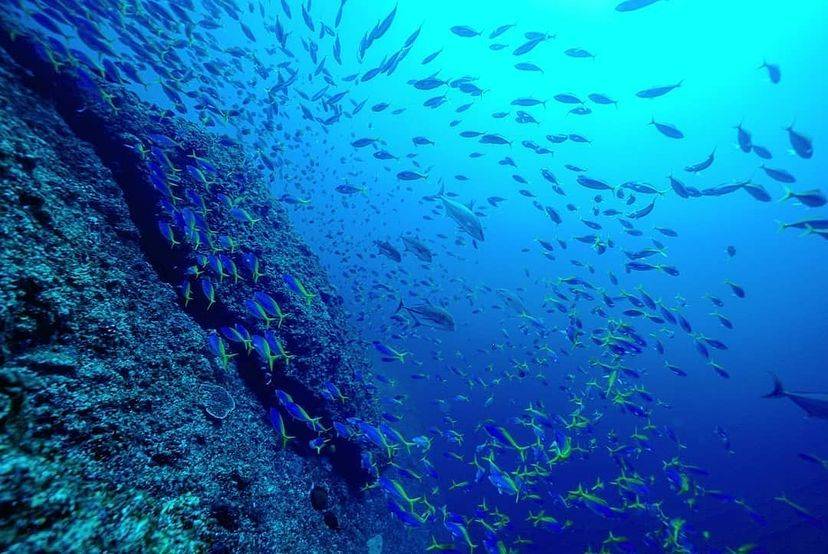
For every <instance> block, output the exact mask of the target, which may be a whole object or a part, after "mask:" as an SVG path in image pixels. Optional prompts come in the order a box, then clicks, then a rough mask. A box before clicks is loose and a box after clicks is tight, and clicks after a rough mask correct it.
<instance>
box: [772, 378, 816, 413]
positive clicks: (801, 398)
mask: <svg viewBox="0 0 828 554" xmlns="http://www.w3.org/2000/svg"><path fill="white" fill-rule="evenodd" d="M771 375H772V376H773V390H772V391H770V392H769V393H768V394H766V395H764V396H763V397H762V398H788V399H789V400H790V401H791V402H793V403H794V404H796V405H797V406H799V407H800V408H802V410H804V411H805V413H806V414H808V415H809V416H811V417H818V418H820V419H828V392H805V391H786V390H785V389H784V387H783V386H782V381H780V380H779V377H777V376H776V375H773V374H771Z"/></svg>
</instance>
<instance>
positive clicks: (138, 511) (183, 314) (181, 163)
mask: <svg viewBox="0 0 828 554" xmlns="http://www.w3.org/2000/svg"><path fill="white" fill-rule="evenodd" d="M6 28H7V29H8V27H6ZM0 35H1V36H0V46H2V49H0V548H2V549H3V550H7V551H11V552H31V551H84V552H95V551H130V552H135V551H176V552H186V551H197V552H200V551H212V552H360V551H367V550H368V548H369V547H368V542H369V540H371V539H372V537H373V542H372V543H371V544H372V545H373V546H371V548H372V549H373V551H378V550H377V545H378V543H380V542H381V540H382V539H380V538H377V535H379V534H382V536H383V537H384V540H385V542H386V543H388V542H389V541H392V542H393V543H394V544H395V548H394V551H395V552H404V551H406V549H407V547H406V546H405V545H406V544H407V543H408V541H407V540H406V537H405V536H403V535H401V533H402V530H401V529H399V528H398V527H397V526H395V525H394V524H393V523H392V522H391V521H390V520H389V518H388V515H387V510H385V508H384V506H383V505H382V502H381V499H380V498H379V497H378V496H376V495H364V494H362V492H361V490H360V489H361V486H362V485H363V484H364V483H365V482H366V478H367V476H366V474H365V473H364V472H363V471H362V469H361V468H360V456H361V453H362V450H363V448H364V445H358V444H354V443H352V442H349V441H347V440H344V439H332V441H331V443H330V444H327V445H326V448H325V450H324V451H323V454H322V455H321V456H320V455H317V454H316V452H315V451H314V450H313V449H312V448H310V447H309V446H308V444H307V443H308V440H309V438H311V437H312V436H313V434H312V433H311V432H310V430H308V429H307V427H305V426H304V425H301V424H292V425H291V426H290V428H289V432H290V434H291V435H295V436H296V438H295V439H294V440H292V441H291V442H290V443H288V446H287V448H283V445H282V441H281V440H280V437H279V435H278V434H277V433H276V431H275V430H274V428H273V426H272V424H271V421H270V420H269V418H268V412H269V410H270V408H273V407H274V406H275V405H276V400H275V399H274V390H275V389H277V388H278V389H280V390H283V391H285V392H287V393H288V394H290V395H291V397H292V398H293V399H294V400H295V401H296V403H297V404H299V405H301V406H303V407H304V408H305V409H306V410H307V411H308V413H310V414H311V415H312V416H315V417H322V418H323V421H325V422H330V421H333V420H344V419H346V418H348V417H362V418H366V419H369V418H372V417H375V416H376V410H377V408H376V404H375V399H374V398H373V397H372V394H371V392H372V391H371V389H370V387H368V386H366V385H365V384H364V382H363V380H362V379H361V378H359V376H360V373H361V372H364V371H366V370H367V364H366V361H365V359H364V357H363V356H364V354H363V349H362V348H361V347H360V346H359V344H360V342H359V340H358V337H356V336H355V335H354V334H353V333H352V332H351V331H350V330H349V329H348V326H347V323H346V321H345V317H344V313H343V310H342V309H341V306H340V300H339V299H338V297H337V295H336V292H335V291H334V290H333V289H332V287H331V286H330V284H329V283H328V281H327V278H326V276H325V273H324V271H323V270H322V268H321V266H320V265H319V263H318V261H317V260H316V258H315V257H314V255H313V254H312V253H311V252H310V251H309V250H308V248H307V247H306V246H305V245H304V243H303V242H302V241H301V239H300V238H298V237H297V236H296V234H295V233H294V232H293V230H292V228H291V226H290V223H289V222H288V220H287V217H286V215H285V213H284V211H283V210H282V209H281V208H280V207H279V206H278V204H277V203H275V202H274V201H273V200H272V199H271V197H270V195H269V194H268V191H267V187H266V185H265V183H264V182H263V181H262V180H261V178H260V176H259V175H258V173H257V172H256V171H255V170H254V169H253V167H252V165H251V164H249V163H248V162H247V160H246V156H245V152H244V149H243V148H242V146H241V145H239V144H237V143H236V142H234V141H232V140H229V139H227V138H225V137H220V136H213V135H209V134H205V133H204V132H202V131H201V130H199V129H198V128H196V127H195V126H193V125H191V124H188V123H186V122H183V121H181V120H180V119H178V118H176V117H175V116H174V114H170V113H164V112H161V111H159V110H157V109H156V108H154V107H152V106H149V105H146V104H143V103H141V102H140V101H139V100H138V99H137V98H135V97H134V96H132V95H131V94H129V93H126V92H123V91H120V90H114V89H110V88H108V87H107V85H106V83H105V82H103V81H102V80H101V79H98V78H96V77H94V76H89V75H82V74H78V73H77V72H74V71H73V70H71V69H68V68H63V67H60V66H56V65H54V64H52V63H50V60H49V59H48V57H47V56H44V53H43V52H42V50H39V49H38V46H37V44H36V43H35V42H30V41H29V39H28V38H27V37H26V36H21V35H16V34H15V33H13V32H8V31H4V32H2V33H0ZM152 137H155V138H154V139H153V138H152ZM159 137H164V138H165V139H169V140H170V141H171V143H172V146H170V145H167V146H168V148H165V149H164V152H165V154H166V156H168V161H169V162H170V166H171V167H170V171H174V172H180V171H181V168H184V167H185V166H186V165H187V164H188V163H192V160H201V161H203V162H204V163H203V164H202V166H205V165H209V166H212V167H213V168H214V169H215V174H214V175H211V176H208V177H204V176H203V175H202V176H199V175H198V173H197V172H189V174H187V173H188V172H183V171H182V172H181V174H180V175H178V177H177V179H178V181H179V182H182V183H185V184H186V190H187V191H188V192H192V193H195V196H196V197H197V198H199V199H200V201H201V202H203V210H202V211H201V212H200V217H201V218H203V219H204V220H206V222H207V224H208V225H209V227H210V229H211V230H212V232H213V233H214V235H215V237H221V236H225V237H232V241H234V244H235V243H237V244H238V252H235V248H230V249H229V250H230V251H231V254H228V255H229V256H230V257H231V259H232V258H233V257H234V256H235V254H239V253H241V252H242V251H244V252H246V253H248V254H253V255H254V257H255V259H256V261H257V263H258V269H257V273H259V274H260V275H258V276H256V278H255V279H253V278H252V276H251V275H237V276H234V275H232V274H231V272H230V271H229V270H228V275H227V276H225V277H221V276H218V277H214V278H213V280H212V281H211V283H213V284H214V293H215V301H214V302H212V303H211V302H210V301H209V300H208V298H207V296H206V295H205V294H203V293H202V292H201V291H199V290H192V291H190V292H191V296H186V293H184V287H182V284H184V283H186V282H188V281H187V280H188V279H190V283H191V285H194V284H195V283H197V282H198V281H197V280H196V279H192V275H190V274H189V273H188V271H189V269H188V268H191V267H192V266H193V264H194V263H195V264H196V265H198V261H197V257H198V256H199V247H198V246H197V245H196V246H194V245H193V244H192V243H191V242H189V241H186V240H184V239H183V237H179V238H178V239H175V237H174V240H173V241H170V240H169V237H168V236H164V233H162V232H160V231H159V213H158V207H157V205H158V202H159V200H163V196H164V195H163V194H160V193H159V190H158V187H157V183H154V182H153V178H152V177H153V171H152V169H151V167H150V166H149V165H148V164H147V155H148V153H147V150H148V148H150V147H151V146H152V145H155V146H158V142H159V141H161V140H162V139H160V138H159ZM203 177H204V178H203ZM181 189H182V190H183V189H184V187H183V186H182V187H181ZM227 199H232V200H230V203H231V204H232V206H228V205H227V202H228V200H227ZM233 207H238V208H241V211H236V212H233V213H228V212H229V211H232V208H233ZM175 243H177V244H175ZM201 246H203V245H201ZM239 265H240V266H241V262H240V263H239ZM236 269H238V271H239V273H243V272H244V270H243V269H240V268H236ZM197 271H198V272H200V271H205V272H207V271H209V270H208V269H206V268H201V269H198V270H197ZM285 275H290V276H292V277H295V278H296V279H298V280H300V281H301V282H302V283H303V284H304V287H305V288H306V289H307V290H308V291H309V293H310V294H312V295H313V296H312V298H310V299H306V298H304V297H303V296H302V295H301V294H297V293H296V291H295V290H291V289H290V287H288V286H286V281H285V279H284V276H285ZM256 292H262V293H266V294H268V295H269V296H270V297H271V298H273V299H275V300H276V301H277V302H278V303H279V305H280V307H281V309H282V310H283V311H284V313H285V314H287V317H286V318H285V320H284V323H283V325H282V326H281V327H280V328H279V329H278V337H279V340H280V341H282V344H283V345H284V347H285V349H286V351H287V353H288V356H289V357H288V356H283V357H278V358H277V359H275V360H276V361H275V362H274V367H273V370H272V371H264V370H263V365H265V366H267V364H263V363H262V360H261V359H259V357H257V356H256V354H255V352H250V351H248V350H249V349H248V348H245V346H244V345H242V344H233V343H232V342H230V341H226V340H222V341H221V342H222V345H223V346H226V347H227V354H228V356H227V357H223V356H221V355H218V356H217V355H216V352H215V350H213V351H211V350H210V348H208V342H209V341H210V337H211V336H213V340H215V337H216V335H215V330H216V329H220V328H221V327H222V326H233V325H234V324H236V323H244V324H245V325H255V324H256V323H257V322H256V321H252V322H251V318H252V316H251V313H250V309H249V305H248V304H247V301H248V300H250V299H251V298H252V297H253V295H254V294H255V293H256ZM182 293H184V297H182ZM211 304H212V305H211ZM253 319H255V318H253ZM259 323H260V322H259ZM230 354H232V357H231V356H230ZM327 383H330V384H333V385H335V386H336V387H337V388H338V390H339V391H341V393H342V395H343V396H344V397H346V398H347V400H345V401H342V400H338V401H326V400H325V399H324V398H322V396H321V395H320V391H321V390H323V388H324V386H325V384H327ZM216 403H217V404H218V405H215V404H216ZM228 410H230V411H229V413H226V412H227V411H228ZM211 414H212V415H211ZM216 416H218V417H216ZM313 484H317V485H320V486H322V487H323V488H324V490H325V491H327V496H328V498H327V500H326V503H327V504H329V509H330V511H331V513H332V514H333V515H335V517H336V520H337V522H338V525H334V526H333V527H337V526H338V527H340V529H333V528H332V525H331V524H330V521H328V522H327V524H326V521H325V518H324V517H323V515H322V512H321V511H318V510H316V509H315V508H314V507H313V506H312V505H311V502H310V499H309V491H310V490H311V487H312V486H313ZM380 549H381V547H380Z"/></svg>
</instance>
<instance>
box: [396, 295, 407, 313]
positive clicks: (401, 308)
mask: <svg viewBox="0 0 828 554" xmlns="http://www.w3.org/2000/svg"><path fill="white" fill-rule="evenodd" d="M404 309H405V304H403V301H402V298H401V299H400V303H399V305H398V306H397V309H396V310H394V313H395V314H396V313H399V312H400V310H404Z"/></svg>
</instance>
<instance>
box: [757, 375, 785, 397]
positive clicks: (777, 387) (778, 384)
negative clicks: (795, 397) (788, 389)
mask: <svg viewBox="0 0 828 554" xmlns="http://www.w3.org/2000/svg"><path fill="white" fill-rule="evenodd" d="M771 377H773V390H772V391H770V392H769V393H768V394H765V395H763V396H762V398H781V397H783V396H785V389H784V388H783V387H782V381H780V380H779V377H777V376H776V374H775V373H771Z"/></svg>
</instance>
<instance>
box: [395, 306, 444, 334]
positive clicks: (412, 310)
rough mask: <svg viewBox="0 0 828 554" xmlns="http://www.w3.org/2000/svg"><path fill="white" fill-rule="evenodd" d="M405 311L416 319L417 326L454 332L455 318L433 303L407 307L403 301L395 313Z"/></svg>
mask: <svg viewBox="0 0 828 554" xmlns="http://www.w3.org/2000/svg"><path fill="white" fill-rule="evenodd" d="M400 310H405V311H407V312H408V313H409V314H411V316H412V317H413V318H414V322H415V323H416V324H417V325H423V324H425V325H428V326H429V327H434V328H436V329H442V330H444V331H454V317H453V316H452V315H451V314H450V313H449V312H448V311H447V310H446V309H444V308H441V307H440V306H435V305H434V304H432V303H431V302H424V303H422V304H416V305H414V306H406V305H405V304H404V303H403V301H402V300H400V305H399V306H397V309H396V310H395V311H394V313H399V311H400Z"/></svg>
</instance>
